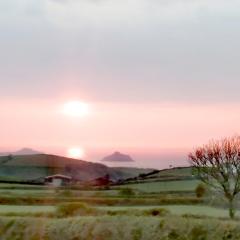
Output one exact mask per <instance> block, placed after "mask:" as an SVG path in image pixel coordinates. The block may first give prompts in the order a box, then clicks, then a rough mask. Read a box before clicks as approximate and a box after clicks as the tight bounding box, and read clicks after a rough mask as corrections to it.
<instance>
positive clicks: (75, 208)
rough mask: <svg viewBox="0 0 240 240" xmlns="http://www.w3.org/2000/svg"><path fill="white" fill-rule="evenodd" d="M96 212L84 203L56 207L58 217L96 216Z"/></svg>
mask: <svg viewBox="0 0 240 240" xmlns="http://www.w3.org/2000/svg"><path fill="white" fill-rule="evenodd" d="M97 213H98V210H97V209H96V208H94V207H89V206H88V205H87V204H84V203H62V204H59V205H58V206H57V209H56V215H57V216H58V217H70V216H76V215H97Z"/></svg>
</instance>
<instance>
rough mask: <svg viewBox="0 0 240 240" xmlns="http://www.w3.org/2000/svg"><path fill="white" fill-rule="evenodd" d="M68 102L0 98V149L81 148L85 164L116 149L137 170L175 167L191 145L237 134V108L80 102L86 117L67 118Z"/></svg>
mask: <svg viewBox="0 0 240 240" xmlns="http://www.w3.org/2000/svg"><path fill="white" fill-rule="evenodd" d="M68 100H71V99H45V100H41V101H40V100H34V99H32V100H29V99H28V100H24V99H17V98H16V99H7V98H5V99H1V101H0V108H1V113H0V119H1V125H0V132H1V138H2V139H3V141H2V143H1V148H2V150H16V149H18V148H21V147H31V148H34V149H37V150H41V151H45V152H51V153H54V154H63V155H64V154H66V152H67V150H68V149H69V148H71V147H73V146H76V147H81V148H83V149H84V150H85V152H86V154H85V159H86V160H89V161H98V160H99V159H101V158H102V157H104V154H109V153H111V152H112V151H115V150H118V151H122V152H124V153H130V154H133V155H134V156H135V158H139V159H141V165H142V166H146V165H147V164H149V163H150V162H151V161H152V163H150V164H149V166H151V165H152V166H153V165H154V166H157V165H159V166H166V165H168V164H169V163H170V162H171V163H172V164H176V165H178V159H177V158H178V157H176V155H177V153H181V154H180V155H179V159H180V160H179V161H180V163H184V160H183V156H184V154H187V152H188V151H189V150H191V149H192V148H193V147H196V146H197V145H199V144H200V145H201V144H203V143H206V142H207V141H208V140H209V139H211V138H221V137H224V136H229V135H233V134H237V133H238V132H239V122H240V110H238V109H240V105H237V104H231V103H229V104H191V103H137V104H125V103H107V102H106V103H104V102H91V101H85V102H87V103H88V104H89V106H90V113H89V114H88V115H87V116H84V117H71V116H66V115H64V114H63V113H62V112H61V108H62V106H63V104H64V103H65V102H67V101H68ZM77 100H78V99H77ZM238 111H239V113H238ZM164 154H169V155H171V154H172V156H173V155H174V154H175V156H174V157H172V159H170V160H171V161H170V160H169V159H168V158H169V157H165V159H166V161H168V162H167V163H166V162H164V159H163V157H161V159H160V157H159V160H158V157H157V156H158V155H164ZM152 156H154V157H152ZM144 159H145V160H146V161H145V160H144ZM151 159H152V160H151ZM167 159H168V160H167ZM136 160H137V159H136ZM148 160H150V162H148ZM139 161H140V160H139ZM144 161H145V162H144ZM146 163H147V164H146Z"/></svg>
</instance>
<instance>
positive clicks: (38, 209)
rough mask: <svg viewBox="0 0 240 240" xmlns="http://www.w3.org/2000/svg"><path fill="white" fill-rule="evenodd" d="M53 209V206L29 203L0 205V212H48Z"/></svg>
mask: <svg viewBox="0 0 240 240" xmlns="http://www.w3.org/2000/svg"><path fill="white" fill-rule="evenodd" d="M53 211H55V207H54V206H31V205H25V206H24V205H22V206H18V205H0V214H5V213H42V212H45V213H49V212H53Z"/></svg>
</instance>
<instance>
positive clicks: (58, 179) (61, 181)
mask: <svg viewBox="0 0 240 240" xmlns="http://www.w3.org/2000/svg"><path fill="white" fill-rule="evenodd" d="M71 180H72V177H69V176H66V175H62V174H55V175H52V176H47V177H45V184H47V185H52V186H54V187H60V186H64V185H68V184H69V183H70V182H71Z"/></svg>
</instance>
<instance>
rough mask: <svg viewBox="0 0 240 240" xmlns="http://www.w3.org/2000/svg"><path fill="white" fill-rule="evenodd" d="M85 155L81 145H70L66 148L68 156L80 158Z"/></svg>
mask: <svg viewBox="0 0 240 240" xmlns="http://www.w3.org/2000/svg"><path fill="white" fill-rule="evenodd" d="M84 156H85V151H84V149H83V148H81V147H72V148H69V149H68V157H70V158H76V159H80V158H83V157H84Z"/></svg>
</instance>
